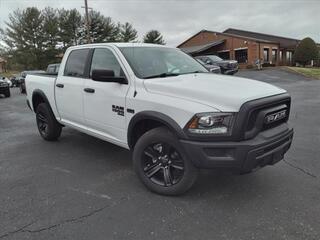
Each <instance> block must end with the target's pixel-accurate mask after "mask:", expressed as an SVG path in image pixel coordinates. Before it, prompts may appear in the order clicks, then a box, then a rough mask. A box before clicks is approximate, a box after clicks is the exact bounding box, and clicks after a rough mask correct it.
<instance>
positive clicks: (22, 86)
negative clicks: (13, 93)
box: [19, 70, 45, 93]
mask: <svg viewBox="0 0 320 240" xmlns="http://www.w3.org/2000/svg"><path fill="white" fill-rule="evenodd" d="M30 73H32V74H38V73H45V71H42V70H31V71H23V72H22V73H21V75H20V77H19V83H20V86H19V87H20V93H26V85H25V78H26V76H27V75H28V74H30Z"/></svg>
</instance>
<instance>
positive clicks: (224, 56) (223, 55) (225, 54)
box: [218, 51, 230, 60]
mask: <svg viewBox="0 0 320 240" xmlns="http://www.w3.org/2000/svg"><path fill="white" fill-rule="evenodd" d="M218 56H219V57H221V58H222V59H223V60H228V59H230V51H225V52H218Z"/></svg>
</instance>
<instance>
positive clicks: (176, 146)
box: [132, 127, 198, 195]
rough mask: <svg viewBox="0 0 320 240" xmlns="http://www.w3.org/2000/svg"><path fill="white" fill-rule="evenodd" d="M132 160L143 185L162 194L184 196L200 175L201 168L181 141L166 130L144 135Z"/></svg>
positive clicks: (137, 144)
mask: <svg viewBox="0 0 320 240" xmlns="http://www.w3.org/2000/svg"><path fill="white" fill-rule="evenodd" d="M132 157H133V166H134V169H135V171H136V173H137V175H138V177H139V178H140V180H141V182H142V183H143V184H144V185H145V186H146V187H147V188H148V189H149V190H151V191H153V192H156V193H159V194H163V195H180V194H183V193H185V192H186V191H187V190H189V189H190V188H191V187H192V185H193V184H194V182H195V181H196V179H197V176H198V169H197V168H196V167H195V166H194V165H193V163H192V161H191V160H190V159H189V158H188V155H187V154H186V152H185V149H184V148H183V146H182V145H181V143H180V141H179V139H178V138H177V136H176V135H175V134H174V133H172V132H171V131H170V130H169V129H168V128H166V127H157V128H154V129H151V130H149V131H147V132H146V133H144V134H143V135H142V136H141V137H140V138H139V139H138V141H137V143H136V144H135V146H134V149H133V156H132Z"/></svg>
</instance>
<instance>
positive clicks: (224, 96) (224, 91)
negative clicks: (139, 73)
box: [144, 73, 286, 112]
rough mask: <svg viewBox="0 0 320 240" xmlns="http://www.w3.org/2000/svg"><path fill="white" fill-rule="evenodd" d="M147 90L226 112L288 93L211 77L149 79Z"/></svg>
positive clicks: (255, 83)
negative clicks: (249, 102) (248, 102)
mask: <svg viewBox="0 0 320 240" xmlns="http://www.w3.org/2000/svg"><path fill="white" fill-rule="evenodd" d="M144 86H145V88H146V89H147V91H149V92H152V93H157V94H162V95H167V96H171V97H176V98H182V99H186V100H189V101H191V102H198V103H202V104H204V105H208V106H210V107H213V108H215V109H217V110H219V111H224V112H238V111H239V109H240V107H241V105H242V104H243V103H245V102H247V101H250V100H254V99H259V98H263V97H268V96H273V95H277V94H281V93H285V92H286V91H285V90H283V89H281V88H278V87H276V86H273V85H270V84H267V83H264V82H260V81H256V80H250V79H246V78H241V77H234V76H226V75H219V74H211V73H196V74H185V75H179V76H175V77H167V78H153V79H146V80H144Z"/></svg>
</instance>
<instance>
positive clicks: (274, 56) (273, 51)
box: [272, 49, 278, 63]
mask: <svg viewBox="0 0 320 240" xmlns="http://www.w3.org/2000/svg"><path fill="white" fill-rule="evenodd" d="M277 53H278V50H277V49H272V63H276V62H277Z"/></svg>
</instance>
